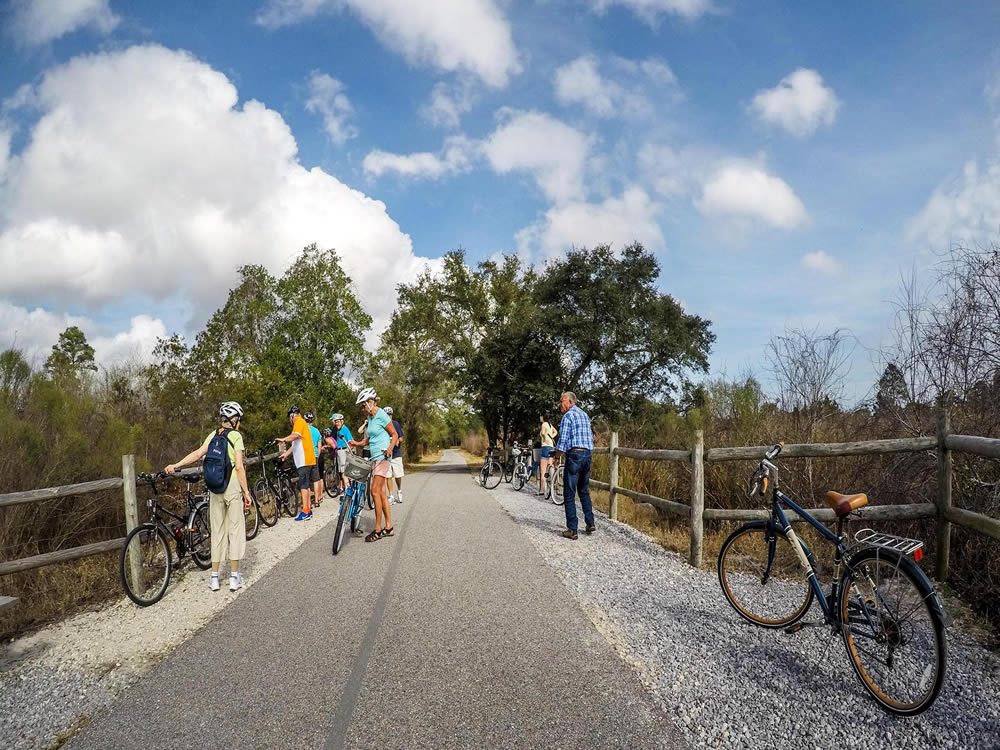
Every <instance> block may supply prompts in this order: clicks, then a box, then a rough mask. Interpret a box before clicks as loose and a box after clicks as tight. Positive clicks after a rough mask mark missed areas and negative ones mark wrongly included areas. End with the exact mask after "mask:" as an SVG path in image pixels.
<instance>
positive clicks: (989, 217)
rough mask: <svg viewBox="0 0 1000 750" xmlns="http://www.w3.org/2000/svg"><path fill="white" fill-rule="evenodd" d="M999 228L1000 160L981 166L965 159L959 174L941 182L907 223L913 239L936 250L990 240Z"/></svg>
mask: <svg viewBox="0 0 1000 750" xmlns="http://www.w3.org/2000/svg"><path fill="white" fill-rule="evenodd" d="M998 231H1000V161H993V162H991V163H989V164H987V165H986V166H985V168H983V169H981V168H980V167H979V165H978V164H977V163H976V162H975V161H969V162H966V164H965V167H964V169H963V170H962V174H961V176H960V177H958V178H956V179H954V180H952V181H950V182H948V183H946V184H943V185H940V186H939V187H938V188H937V189H936V190H935V191H934V192H933V193H932V194H931V197H930V199H928V201H927V203H926V205H925V206H924V207H923V209H921V211H920V213H919V214H917V215H916V216H915V217H914V218H913V219H911V220H910V222H909V224H908V225H907V229H906V235H907V238H908V239H909V240H910V241H916V242H921V243H924V244H926V245H927V246H929V247H931V248H933V249H936V250H947V249H948V248H949V247H950V246H951V245H952V244H955V243H965V244H973V243H976V242H981V243H985V242H989V241H991V240H995V239H996V236H997V232H998Z"/></svg>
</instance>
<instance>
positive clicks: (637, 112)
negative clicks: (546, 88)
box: [553, 55, 679, 118]
mask: <svg viewBox="0 0 1000 750" xmlns="http://www.w3.org/2000/svg"><path fill="white" fill-rule="evenodd" d="M608 67H610V68H611V75H610V76H608V75H605V74H604V73H602V72H601V70H600V69H599V68H600V61H599V60H598V59H597V57H596V56H595V55H583V56H581V57H578V58H576V59H575V60H572V61H571V62H568V63H566V64H565V65H563V66H562V67H560V68H558V69H557V70H556V72H555V75H554V76H553V82H554V84H555V92H556V99H557V100H558V101H559V102H561V103H562V104H579V105H581V106H583V108H584V109H586V110H587V111H588V112H590V113H591V114H593V115H596V116H597V117H604V118H612V117H644V116H648V115H650V114H652V112H653V105H652V103H651V101H650V97H651V96H655V98H656V99H657V100H661V99H664V98H670V99H676V98H677V97H678V96H679V90H678V88H677V78H676V76H674V73H673V71H672V70H671V69H670V66H669V65H667V63H665V62H664V61H662V60H658V59H656V58H650V59H648V60H643V61H639V62H636V61H633V60H626V59H623V58H612V59H611V60H610V62H609V63H608ZM651 88H655V91H651V90H650V89H651Z"/></svg>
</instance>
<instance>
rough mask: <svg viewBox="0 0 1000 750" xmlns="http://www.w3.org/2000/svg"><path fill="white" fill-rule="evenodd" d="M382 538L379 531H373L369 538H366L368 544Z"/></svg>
mask: <svg viewBox="0 0 1000 750" xmlns="http://www.w3.org/2000/svg"><path fill="white" fill-rule="evenodd" d="M381 538H382V532H381V531H378V530H375V531H372V533H371V534H369V535H368V536H366V537H365V541H366V542H377V541H378V540H379V539H381Z"/></svg>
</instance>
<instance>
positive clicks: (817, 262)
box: [802, 250, 840, 275]
mask: <svg viewBox="0 0 1000 750" xmlns="http://www.w3.org/2000/svg"><path fill="white" fill-rule="evenodd" d="M802 267H803V268H806V269H808V270H810V271H816V272H818V273H824V274H828V275H833V274H836V273H840V263H838V262H837V259H836V258H834V257H833V256H832V255H830V254H829V253H826V252H824V251H822V250H817V251H816V252H814V253H806V254H805V255H803V256H802Z"/></svg>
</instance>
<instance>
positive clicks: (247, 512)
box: [243, 493, 260, 542]
mask: <svg viewBox="0 0 1000 750" xmlns="http://www.w3.org/2000/svg"><path fill="white" fill-rule="evenodd" d="M243 521H244V525H245V526H246V531H247V541H248V542H249V541H250V540H251V539H253V538H254V537H256V536H257V532H258V531H260V506H259V505H257V498H255V497H254V496H253V494H252V493H251V495H250V508H249V509H247V508H246V507H244V508H243Z"/></svg>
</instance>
